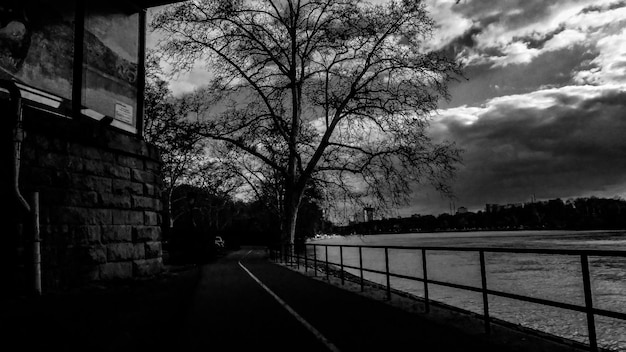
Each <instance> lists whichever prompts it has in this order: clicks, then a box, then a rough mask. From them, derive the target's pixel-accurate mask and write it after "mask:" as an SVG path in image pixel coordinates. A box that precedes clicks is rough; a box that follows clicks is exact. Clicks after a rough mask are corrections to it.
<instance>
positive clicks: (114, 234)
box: [102, 225, 133, 243]
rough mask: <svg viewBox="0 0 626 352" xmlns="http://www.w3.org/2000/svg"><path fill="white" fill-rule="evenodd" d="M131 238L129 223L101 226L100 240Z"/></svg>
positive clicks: (110, 241) (125, 240)
mask: <svg viewBox="0 0 626 352" xmlns="http://www.w3.org/2000/svg"><path fill="white" fill-rule="evenodd" d="M132 240H133V228H132V226H130V225H119V226H115V225H110V226H102V242H104V243H115V242H131V241H132Z"/></svg>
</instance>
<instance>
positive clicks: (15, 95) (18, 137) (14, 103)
mask: <svg viewBox="0 0 626 352" xmlns="http://www.w3.org/2000/svg"><path fill="white" fill-rule="evenodd" d="M0 88H4V89H6V90H7V91H9V97H10V100H11V105H10V111H9V114H10V115H11V116H12V117H13V118H14V119H15V121H11V125H12V126H11V127H12V129H13V160H12V163H11V167H12V170H11V171H12V175H11V182H12V192H13V196H14V198H15V200H16V201H17V203H18V205H19V206H20V207H21V208H23V209H24V211H26V212H30V206H29V205H28V202H27V201H26V199H24V197H23V196H22V193H21V192H20V187H19V184H20V155H21V149H22V141H23V140H24V129H23V128H22V94H21V93H20V89H19V88H18V87H17V86H16V85H15V83H13V82H12V81H6V80H2V81H0Z"/></svg>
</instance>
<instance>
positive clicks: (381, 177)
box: [152, 0, 461, 243]
mask: <svg viewBox="0 0 626 352" xmlns="http://www.w3.org/2000/svg"><path fill="white" fill-rule="evenodd" d="M152 25H153V28H154V29H155V30H157V31H159V32H161V33H162V34H163V35H164V40H163V41H162V42H161V44H160V51H161V52H162V53H163V54H164V56H165V57H166V58H167V59H168V60H169V62H170V64H172V65H173V67H174V68H175V69H176V70H189V69H191V68H192V67H193V66H194V65H196V64H197V62H199V61H204V62H205V63H206V68H207V69H208V70H210V72H211V73H212V75H213V76H212V77H213V78H212V79H211V81H210V82H207V87H206V88H204V92H205V93H207V94H208V93H210V96H211V97H210V99H211V100H212V101H213V102H214V103H215V105H214V106H215V109H214V110H213V111H212V114H211V116H210V118H207V119H206V120H205V126H204V129H203V131H202V134H203V135H204V136H206V137H209V138H211V139H213V140H217V141H221V142H222V143H224V144H225V145H228V146H229V147H231V148H236V149H238V150H239V151H242V152H245V153H246V154H247V155H248V157H249V158H251V160H254V162H256V163H257V164H259V165H263V167H265V168H269V169H271V170H273V171H274V172H275V173H276V174H278V175H279V179H280V180H281V186H282V187H281V192H282V194H281V199H282V204H283V209H282V212H283V216H282V219H283V222H284V223H283V224H282V225H283V226H282V237H281V239H282V241H283V243H293V242H294V239H295V228H296V221H297V214H298V208H299V206H300V204H301V202H302V199H303V194H304V191H305V189H306V188H307V186H308V185H310V184H311V183H312V182H318V183H320V184H322V185H324V186H325V187H330V186H332V187H335V188H334V189H338V190H343V191H349V192H352V193H357V194H359V195H360V196H362V197H367V198H369V199H377V200H379V201H383V202H386V203H387V204H399V203H400V202H402V201H405V200H406V197H407V196H408V195H409V194H410V191H411V189H412V185H413V184H423V183H432V184H434V185H435V186H436V187H437V188H438V189H439V190H441V191H444V192H445V191H448V189H447V186H446V185H447V181H448V180H449V178H450V177H451V176H453V174H454V171H455V164H456V162H458V161H459V151H458V150H457V149H456V148H455V147H454V146H453V145H452V144H449V143H444V144H437V143H434V142H433V141H432V140H431V139H430V138H429V137H428V136H427V133H426V129H427V127H428V121H429V119H430V115H431V114H432V112H433V111H434V110H435V109H436V108H437V103H438V101H439V100H440V99H441V98H447V97H448V92H447V82H448V81H449V80H451V79H455V78H456V77H458V75H460V74H461V68H460V65H459V64H458V63H457V62H456V61H455V60H453V59H451V58H449V57H446V56H445V55H444V54H442V53H439V52H436V51H430V50H429V48H428V45H427V44H426V43H427V39H428V38H429V36H430V35H431V34H432V31H433V28H434V23H433V21H432V20H431V19H430V17H429V16H428V13H427V11H426V9H425V7H424V5H423V4H422V2H421V1H418V0H401V1H398V0H390V1H388V2H387V3H386V4H381V5H373V4H370V3H368V2H366V1H363V0H206V1H205V0H196V1H188V2H185V3H181V4H177V5H172V6H170V7H167V8H166V9H165V10H163V11H162V12H161V13H159V14H158V15H157V16H156V17H155V18H154V20H153V23H152ZM329 189H330V188H329Z"/></svg>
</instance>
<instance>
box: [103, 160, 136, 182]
mask: <svg viewBox="0 0 626 352" xmlns="http://www.w3.org/2000/svg"><path fill="white" fill-rule="evenodd" d="M105 175H106V176H110V177H114V178H119V179H123V180H129V179H130V175H131V169H130V168H128V167H125V166H118V165H113V164H108V165H106V167H105Z"/></svg>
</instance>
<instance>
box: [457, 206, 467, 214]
mask: <svg viewBox="0 0 626 352" xmlns="http://www.w3.org/2000/svg"><path fill="white" fill-rule="evenodd" d="M456 213H457V214H465V213H467V208H466V207H459V208H458V209H457V210H456Z"/></svg>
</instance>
